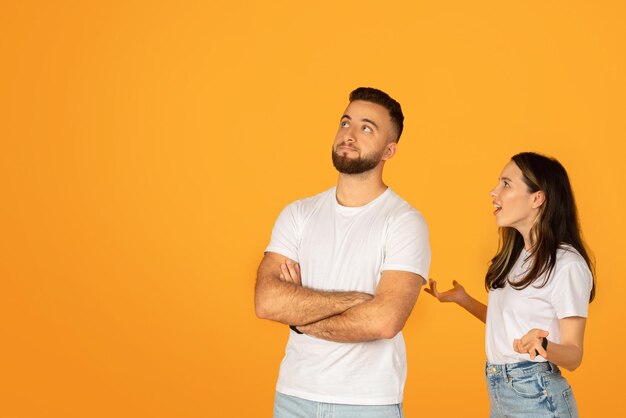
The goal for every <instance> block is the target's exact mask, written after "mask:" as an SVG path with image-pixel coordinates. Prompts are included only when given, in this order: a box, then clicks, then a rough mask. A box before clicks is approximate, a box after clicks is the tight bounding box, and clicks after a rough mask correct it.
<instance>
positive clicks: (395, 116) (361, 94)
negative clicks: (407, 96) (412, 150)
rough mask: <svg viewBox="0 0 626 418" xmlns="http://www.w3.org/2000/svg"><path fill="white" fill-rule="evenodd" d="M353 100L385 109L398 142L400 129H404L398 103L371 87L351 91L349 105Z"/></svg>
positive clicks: (402, 116)
mask: <svg viewBox="0 0 626 418" xmlns="http://www.w3.org/2000/svg"><path fill="white" fill-rule="evenodd" d="M355 100H363V101H365V102H371V103H376V104H379V105H381V106H382V107H384V108H385V109H387V111H388V112H389V116H391V122H392V123H393V125H394V126H395V127H396V130H397V131H398V137H397V138H396V142H398V141H400V135H402V129H403V128H404V115H403V114H402V107H400V103H398V102H397V101H395V100H394V99H392V98H391V97H390V96H389V95H388V94H387V93H385V92H384V91H381V90H378V89H375V88H372V87H359V88H357V89H355V90H353V91H352V93H350V103H352V102H353V101H355Z"/></svg>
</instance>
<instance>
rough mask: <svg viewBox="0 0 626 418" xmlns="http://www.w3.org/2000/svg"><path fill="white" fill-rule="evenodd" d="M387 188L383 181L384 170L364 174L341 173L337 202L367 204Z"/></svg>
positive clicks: (349, 204)
mask: <svg viewBox="0 0 626 418" xmlns="http://www.w3.org/2000/svg"><path fill="white" fill-rule="evenodd" d="M385 190H387V185H386V184H385V183H383V179H382V170H377V169H374V170H371V171H368V172H366V173H362V174H343V173H339V180H338V181H337V194H336V197H337V202H339V204H340V205H342V206H349V207H358V206H365V205H367V204H368V203H369V202H371V201H372V200H374V199H376V198H377V197H378V196H380V195H381V194H383V193H384V192H385Z"/></svg>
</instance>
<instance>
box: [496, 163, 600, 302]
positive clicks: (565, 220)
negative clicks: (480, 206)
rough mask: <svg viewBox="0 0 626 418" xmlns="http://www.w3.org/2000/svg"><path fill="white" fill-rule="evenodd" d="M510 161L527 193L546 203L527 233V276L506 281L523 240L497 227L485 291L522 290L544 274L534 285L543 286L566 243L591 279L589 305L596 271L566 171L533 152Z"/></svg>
mask: <svg viewBox="0 0 626 418" xmlns="http://www.w3.org/2000/svg"><path fill="white" fill-rule="evenodd" d="M511 160H512V161H513V162H514V163H515V164H516V165H517V166H518V167H519V169H520V170H521V171H522V174H523V177H524V183H526V185H527V186H528V191H529V192H530V193H534V192H537V191H539V190H541V191H543V193H544V195H545V201H544V203H543V205H541V208H540V210H539V214H538V216H537V221H536V222H535V224H534V225H533V227H532V228H531V230H530V240H531V249H530V251H529V258H530V259H531V260H532V263H531V266H530V269H529V271H528V273H527V274H526V276H524V278H523V279H521V280H519V281H515V282H511V281H510V280H509V279H508V274H509V273H510V271H511V269H512V268H513V265H514V264H515V262H516V261H517V259H518V258H519V255H520V253H521V251H522V248H524V238H523V237H522V235H521V234H520V233H519V232H518V231H517V230H516V229H514V228H510V227H504V228H500V248H499V249H498V253H497V254H496V255H495V257H493V259H492V260H491V264H490V265H489V270H488V271H487V275H486V276H485V287H486V289H487V290H491V289H498V288H502V287H504V286H505V285H506V284H507V283H508V284H509V285H511V287H513V288H514V289H518V290H520V289H524V288H526V287H528V286H530V285H531V284H533V283H534V282H535V281H537V280H538V279H539V278H540V277H541V276H542V275H543V274H544V273H545V279H544V280H543V281H542V283H538V284H536V285H535V286H537V287H543V286H545V285H546V284H547V283H548V281H549V280H550V275H551V273H552V271H553V270H554V266H555V264H556V254H557V250H558V249H559V248H561V247H562V246H563V245H564V244H569V245H571V246H572V247H573V248H574V249H576V251H578V253H579V254H580V255H581V256H582V257H583V258H584V259H585V262H586V263H587V265H588V266H589V269H590V270H591V274H592V278H593V286H592V288H591V294H590V297H589V301H590V302H591V301H592V300H593V298H594V297H595V293H596V283H595V269H594V265H593V262H592V261H591V259H590V257H589V254H588V253H587V250H586V247H585V244H584V242H583V240H582V237H581V233H580V225H579V223H578V211H577V210H576V202H575V201H574V193H573V192H572V188H571V186H570V182H569V177H568V176H567V172H566V171H565V168H563V166H562V165H561V163H559V162H558V161H557V160H555V159H554V158H549V157H546V156H543V155H540V154H536V153H534V152H523V153H520V154H517V155H514V156H513V158H511Z"/></svg>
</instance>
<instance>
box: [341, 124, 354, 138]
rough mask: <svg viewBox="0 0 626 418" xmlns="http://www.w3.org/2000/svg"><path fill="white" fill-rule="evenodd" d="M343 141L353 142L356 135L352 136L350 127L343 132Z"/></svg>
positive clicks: (352, 132) (352, 129)
mask: <svg viewBox="0 0 626 418" xmlns="http://www.w3.org/2000/svg"><path fill="white" fill-rule="evenodd" d="M343 140H344V141H346V142H355V141H356V135H354V128H353V127H352V126H351V127H349V128H348V129H346V131H345V132H344V135H343Z"/></svg>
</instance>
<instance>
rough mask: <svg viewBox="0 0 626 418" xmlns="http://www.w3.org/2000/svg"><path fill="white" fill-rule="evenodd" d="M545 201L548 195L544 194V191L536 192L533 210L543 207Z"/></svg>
mask: <svg viewBox="0 0 626 418" xmlns="http://www.w3.org/2000/svg"><path fill="white" fill-rule="evenodd" d="M545 201H546V194H545V193H544V192H543V190H538V191H536V192H535V193H533V199H532V208H533V209H536V208H538V207H541V205H543V204H544V202H545Z"/></svg>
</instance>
